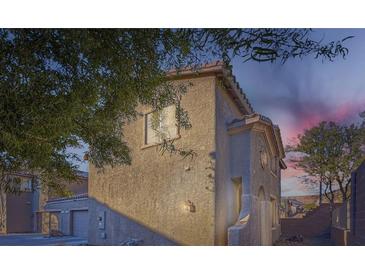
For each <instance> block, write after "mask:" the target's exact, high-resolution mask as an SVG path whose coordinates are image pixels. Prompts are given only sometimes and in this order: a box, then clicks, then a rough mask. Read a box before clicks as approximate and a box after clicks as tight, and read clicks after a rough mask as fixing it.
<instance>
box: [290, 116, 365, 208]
mask: <svg viewBox="0 0 365 274" xmlns="http://www.w3.org/2000/svg"><path fill="white" fill-rule="evenodd" d="M298 138H299V143H298V144H297V145H295V146H293V147H290V148H289V151H294V152H299V153H300V154H301V156H299V157H298V158H297V159H296V160H295V161H294V162H295V167H297V168H301V169H303V170H304V171H305V172H306V173H307V175H306V176H305V180H304V181H305V182H308V181H309V182H312V183H314V184H323V185H324V195H325V196H326V197H327V199H328V200H329V201H330V203H331V204H332V205H333V203H334V201H335V191H339V192H340V193H341V199H342V201H343V202H345V201H347V200H348V199H349V197H350V183H351V172H352V171H353V170H354V169H356V167H357V166H358V165H359V164H360V163H361V162H362V161H363V160H364V159H365V150H364V144H365V127H364V123H362V124H360V125H356V124H351V125H348V126H347V125H339V124H336V123H335V122H321V123H320V124H319V125H317V126H315V127H312V128H311V129H308V130H306V131H305V132H304V134H303V135H299V136H298Z"/></svg>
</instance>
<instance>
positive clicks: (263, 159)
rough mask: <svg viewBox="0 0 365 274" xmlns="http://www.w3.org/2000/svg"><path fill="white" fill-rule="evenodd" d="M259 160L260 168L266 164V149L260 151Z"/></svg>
mask: <svg viewBox="0 0 365 274" xmlns="http://www.w3.org/2000/svg"><path fill="white" fill-rule="evenodd" d="M260 162H261V166H262V168H265V167H266V166H267V162H268V157H267V153H266V151H264V150H261V151H260Z"/></svg>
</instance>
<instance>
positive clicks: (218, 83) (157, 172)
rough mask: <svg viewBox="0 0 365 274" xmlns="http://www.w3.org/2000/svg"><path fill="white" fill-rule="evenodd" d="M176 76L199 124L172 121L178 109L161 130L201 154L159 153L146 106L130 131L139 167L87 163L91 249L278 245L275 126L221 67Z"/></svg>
mask: <svg viewBox="0 0 365 274" xmlns="http://www.w3.org/2000/svg"><path fill="white" fill-rule="evenodd" d="M171 79H172V81H177V82H179V81H180V82H181V81H182V82H188V83H189V86H188V92H187V94H186V95H185V96H184V97H183V99H182V105H183V107H184V109H185V110H187V111H188V113H189V117H190V122H191V124H192V128H191V129H189V130H180V129H179V128H178V127H177V125H176V124H177V123H175V122H172V120H173V119H174V117H175V115H174V107H173V106H171V107H168V108H166V109H165V110H164V111H162V112H160V114H159V115H164V119H160V120H159V121H160V122H161V123H162V125H161V127H162V128H164V130H165V132H166V133H167V134H168V137H169V138H172V139H175V141H174V144H175V145H176V146H179V147H182V148H189V149H193V150H194V151H195V152H196V154H197V156H196V157H194V158H193V159H191V158H189V157H187V158H185V159H183V158H182V157H181V156H179V155H171V154H169V153H165V154H163V155H161V153H160V152H159V151H158V149H156V148H157V147H158V143H159V142H160V141H161V140H159V138H157V137H156V136H155V135H154V134H153V131H152V130H151V128H150V127H151V119H152V118H151V117H152V115H155V114H154V113H153V112H152V109H149V108H148V107H141V108H140V111H141V112H142V113H143V114H144V115H143V116H141V117H139V118H138V119H136V120H135V121H133V122H131V123H129V124H128V125H126V127H125V131H124V134H125V138H126V141H127V142H128V145H129V147H130V149H131V156H132V164H131V165H130V166H120V167H114V168H106V169H105V171H104V172H100V171H98V170H97V169H96V168H95V167H94V166H92V165H90V167H89V200H90V201H89V212H90V219H89V243H90V244H94V245H119V244H125V243H127V242H130V241H132V242H135V243H138V244H141V245H271V244H272V243H273V242H274V241H275V240H276V239H277V238H278V237H279V235H280V224H279V210H278V207H279V203H280V191H281V189H280V173H281V169H283V168H285V164H284V162H283V158H284V150H283V145H282V141H281V137H280V131H279V128H278V126H276V125H273V123H272V122H271V121H270V120H269V119H268V118H265V117H263V116H262V115H260V114H257V113H255V112H254V110H253V109H252V107H251V105H250V103H249V101H248V99H247V98H246V95H245V94H244V93H243V92H242V90H241V88H240V87H239V84H238V83H237V82H236V80H235V77H234V76H233V75H232V72H231V70H230V69H228V68H227V67H225V66H224V64H223V63H221V62H217V63H214V64H209V65H205V66H204V67H203V68H202V69H201V70H200V71H199V73H196V72H193V71H190V70H185V71H183V72H180V73H179V76H176V77H174V78H171ZM160 118H161V117H160Z"/></svg>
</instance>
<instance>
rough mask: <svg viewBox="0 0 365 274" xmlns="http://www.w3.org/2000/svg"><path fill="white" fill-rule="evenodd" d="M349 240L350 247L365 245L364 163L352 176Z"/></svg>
mask: <svg viewBox="0 0 365 274" xmlns="http://www.w3.org/2000/svg"><path fill="white" fill-rule="evenodd" d="M349 238H350V241H349V243H350V244H351V245H365V161H364V162H363V163H362V164H361V165H360V166H359V168H358V169H357V170H356V171H355V172H353V174H352V181H351V201H350V237H349Z"/></svg>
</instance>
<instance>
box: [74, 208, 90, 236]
mask: <svg viewBox="0 0 365 274" xmlns="http://www.w3.org/2000/svg"><path fill="white" fill-rule="evenodd" d="M88 229H89V213H88V211H87V210H75V211H72V235H73V236H77V237H80V238H85V239H86V238H87V236H88Z"/></svg>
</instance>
